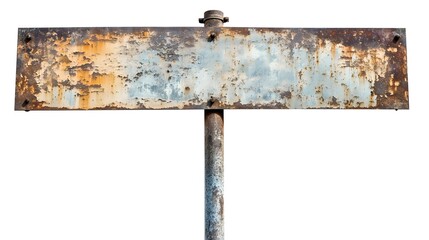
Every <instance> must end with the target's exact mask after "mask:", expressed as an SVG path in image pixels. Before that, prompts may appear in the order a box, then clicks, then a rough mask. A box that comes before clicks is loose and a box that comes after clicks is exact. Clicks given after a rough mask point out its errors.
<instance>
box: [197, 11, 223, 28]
mask: <svg viewBox="0 0 429 240" xmlns="http://www.w3.org/2000/svg"><path fill="white" fill-rule="evenodd" d="M198 20H199V22H200V23H204V27H222V26H223V24H224V23H226V22H229V17H224V16H223V12H222V11H219V10H208V11H206V12H205V13H204V18H199V19H198Z"/></svg>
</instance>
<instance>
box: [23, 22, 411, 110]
mask: <svg viewBox="0 0 429 240" xmlns="http://www.w3.org/2000/svg"><path fill="white" fill-rule="evenodd" d="M18 32H19V33H18V51H17V73H16V94H15V96H16V98H15V110H70V109H73V110H87V109H91V110H97V109H108V110H111V109H127V110H128V109H214V108H219V109H261V108H266V109H288V108H305V109H313V108H315V109H408V108H409V100H408V77H407V53H406V32H405V29H398V28H397V29H393V28H392V29H357V28H356V29H294V28H291V29H282V28H222V29H220V28H206V29H204V28H49V29H48V28H39V29H19V31H18ZM124 39H126V41H125V40H124ZM258 41H259V42H258ZM133 44H135V45H136V48H135V51H132V50H130V49H131V48H129V46H134V45H133ZM228 44H230V45H228ZM245 44H247V45H246V46H247V47H246V46H244V47H246V48H241V47H240V46H243V45H245ZM252 44H254V46H257V47H258V48H266V50H267V52H268V54H267V55H264V56H262V57H263V58H265V62H263V63H262V65H263V64H270V63H274V60H272V59H270V58H278V57H279V56H280V57H284V58H285V59H283V60H282V63H283V64H285V67H286V68H291V67H292V68H294V69H292V70H291V71H290V72H291V74H292V75H293V76H289V78H290V79H291V81H292V82H293V81H297V82H296V83H291V84H289V83H286V85H287V84H289V85H288V86H287V87H284V86H285V84H284V83H281V84H277V85H276V82H275V81H276V78H275V77H276V76H271V78H270V79H268V80H267V81H265V80H266V79H263V78H262V77H261V76H263V74H264V73H265V74H266V73H267V72H263V71H266V69H264V68H260V69H259V70H260V71H259V70H258V69H257V70H258V71H259V72H258V71H250V70H249V69H248V68H246V67H247V66H253V67H254V68H258V61H259V59H258V58H257V57H254V58H253V59H252V61H253V62H252V61H247V60H246V57H248V56H250V57H252V54H260V52H261V51H260V49H259V50H258V49H257V51H256V50H255V49H254V48H255V47H254V46H253V45H252ZM257 44H259V45H257ZM106 45H109V46H111V47H117V48H118V49H119V48H122V50H121V49H119V50H118V49H113V48H104V47H105V46H106ZM222 48H228V50H229V52H228V53H227V54H229V55H228V56H226V57H225V54H224V55H219V54H217V55H216V54H213V53H215V52H216V51H219V49H222ZM234 48H238V49H239V50H234ZM270 48H277V52H269V51H270V50H269V49H270ZM148 49H149V50H150V51H153V52H152V53H153V54H154V56H157V57H158V58H159V59H160V60H156V61H158V62H156V61H155V60H153V59H154V58H148V59H146V60H148V61H149V62H150V61H152V62H151V64H155V65H156V64H158V65H159V66H157V67H153V69H152V66H148V65H146V66H144V63H142V64H140V63H141V62H139V63H137V62H138V61H139V60H142V59H137V60H136V59H135V58H134V57H135V55H136V54H138V53H141V51H140V50H144V51H146V50H148ZM243 49H244V50H243ZM75 50H76V51H75ZM109 51H110V52H109ZM139 51H140V52H139ZM196 51H200V52H199V53H195V52H196ZM234 51H235V52H234ZM240 51H241V52H243V51H245V54H244V55H242V56H238V57H237V56H236V55H237V53H240ZM329 51H331V53H332V54H331V55H329ZM278 52H281V54H278ZM121 53H122V54H121ZM109 54H110V55H109ZM115 54H117V55H115ZM199 54H205V55H204V57H205V58H202V57H200V56H201V55H199ZM288 54H289V55H288ZM332 55H334V56H335V58H332ZM109 56H110V57H109ZM123 56H125V57H123ZM210 57H213V58H212V59H213V60H212V61H213V62H210V65H214V66H216V65H217V68H218V70H219V71H220V72H216V71H213V73H212V75H205V76H204V77H202V78H203V80H201V79H200V80H198V81H196V80H195V79H191V78H190V77H189V76H186V77H183V76H184V74H185V73H201V72H198V71H200V70H201V69H199V68H206V65H204V63H201V59H202V60H204V61H208V60H207V59H209V60H210ZM329 57H331V58H332V59H331V60H329V59H328V58H329ZM91 58H96V59H97V60H93V59H91ZM143 58H144V57H143ZM194 58H196V59H197V60H199V61H200V62H198V61H196V62H186V61H184V62H185V63H183V62H182V63H180V61H181V60H183V59H186V60H187V61H188V60H190V59H194ZM267 58H268V60H267ZM305 58H308V60H306V59H305ZM310 58H311V59H310ZM319 58H320V59H319ZM121 59H122V60H123V61H124V62H127V61H128V60H130V59H131V60H133V59H134V60H135V61H134V65H132V63H131V64H130V65H125V64H123V63H120V61H119V60H121ZM109 60H110V61H113V60H118V64H116V63H113V64H112V65H110V66H108V67H109V68H110V69H112V68H113V67H117V69H113V70H112V71H111V72H106V71H104V72H103V71H101V70H106V69H100V68H103V66H102V63H104V62H106V61H109ZM125 60H127V61H125ZM143 60H145V59H143ZM224 60H227V61H228V63H230V65H232V67H231V68H228V66H224V65H222V61H224ZM97 61H98V62H97ZM103 61H104V62H103ZM160 61H162V62H160ZM240 61H245V62H246V61H247V62H246V64H247V65H246V66H242V65H243V64H241V65H240ZM319 61H321V62H326V61H328V62H329V63H331V66H328V67H326V68H327V69H328V70H331V76H333V78H335V79H336V80H338V79H340V78H341V79H340V81H338V83H339V84H340V85H341V84H343V85H345V88H347V91H348V93H347V94H356V96H355V98H362V99H358V100H357V101H353V98H352V97H347V96H345V94H344V93H341V94H340V95H341V96H342V97H336V96H335V94H338V92H337V91H338V86H334V85H333V84H332V83H329V84H326V85H325V84H324V82H326V80H329V79H330V78H329V76H328V77H323V76H326V75H327V73H328V72H327V70H326V69H324V68H322V67H314V69H310V70H308V69H307V70H305V68H304V67H312V65H314V64H319ZM128 62H129V61H128ZM128 62H127V63H128ZM92 63H93V64H92ZM295 63H300V64H308V66H304V67H303V66H301V67H302V69H300V66H298V67H297V66H296V65H294V64H295ZM115 64H116V65H115ZM138 64H140V65H141V66H143V67H144V68H146V70H153V71H154V72H155V73H154V74H153V75H154V76H155V75H156V74H158V76H157V78H156V79H155V78H153V77H152V78H153V79H155V80H153V79H151V81H152V82H151V83H150V84H152V85H150V84H149V85H148V86H149V87H148V88H152V89H153V88H155V84H157V81H158V82H161V83H162V84H161V86H160V87H159V88H157V89H155V91H153V94H154V96H149V97H148V98H145V96H144V95H142V94H140V95H139V94H134V95H133V94H132V93H130V92H131V91H134V90H133V87H130V86H127V84H128V83H130V85H132V84H134V83H132V82H133V80H135V82H136V84H135V85H134V87H135V88H138V87H140V88H141V87H142V86H144V83H145V82H144V81H146V80H147V79H144V78H143V77H140V78H138V77H139V76H138V72H137V71H135V72H133V74H136V75H135V76H131V75H130V74H128V75H125V74H124V73H127V71H125V70H124V69H125V68H127V67H129V68H133V67H135V68H138V67H139V66H140V65H138ZM186 64H188V65H189V66H188V67H187V65H186ZM332 64H342V65H343V66H339V67H338V68H336V67H332ZM155 65H153V66H155ZM161 65H162V66H161ZM340 67H342V68H341V69H340ZM169 68H171V70H169ZM160 69H161V70H162V69H167V70H162V71H166V73H168V71H170V73H171V74H166V73H161V72H160V71H161V70H160ZM333 69H334V70H335V71H334V72H333V71H332V70H333ZM348 69H352V70H353V71H356V69H361V70H359V71H357V72H356V73H354V72H353V73H350V70H348ZM223 70H226V71H230V72H226V73H225V72H224V71H223ZM275 71H278V72H277V74H278V73H279V72H280V73H283V75H284V73H287V72H285V71H283V70H281V69H280V70H279V69H275ZM282 71H283V72H282ZM242 72H246V74H247V75H246V76H243V75H242V74H241V73H242ZM160 73H161V74H160ZM121 74H124V75H121ZM214 74H220V75H221V78H225V81H226V82H219V83H218V84H219V86H214V87H213V86H207V84H206V82H209V81H211V80H213V78H214V77H213V76H214ZM222 74H223V75H222ZM228 74H229V75H228ZM368 74H372V76H368ZM160 75H162V76H160ZM189 75H192V74H189ZM271 75H272V74H271ZM279 75H281V74H279ZM315 75H318V79H311V78H312V77H314V76H315ZM343 75H346V77H351V78H352V79H353V81H358V80H359V81H362V84H360V83H353V84H351V85H347V84H348V82H347V79H343V77H342V76H343ZM365 75H366V76H365ZM252 78H253V79H257V81H256V80H255V81H254V85H252V84H253V83H249V82H250V80H249V79H252ZM301 78H307V79H306V80H303V82H304V84H302V82H300V81H301ZM171 79H172V80H173V81H175V82H174V84H175V86H174V87H173V88H174V89H173V90H172V91H173V95H172V94H171V93H170V95H168V94H164V93H163V91H164V90H165V89H163V87H165V86H167V85H168V81H169V80H171ZM331 79H332V78H331ZM368 79H369V80H368ZM234 80H235V81H236V82H234ZM237 80H238V81H237ZM316 80H317V81H319V83H318V84H319V85H315V86H314V89H312V90H311V91H310V90H307V89H305V87H306V86H307V85H311V84H312V81H316ZM270 81H271V82H270ZM282 81H283V80H282ZM365 81H367V82H365ZM184 82H186V83H190V84H194V87H192V88H191V87H188V86H184V85H183V84H184ZM369 82H370V83H369ZM131 83H132V84H131ZM195 83H198V84H200V85H198V86H197V85H195ZM265 83H267V85H269V84H271V85H272V86H273V89H269V86H268V87H266V86H265ZM201 84H202V85H201ZM220 84H223V85H224V86H220ZM240 84H241V85H240ZM246 84H247V85H246ZM261 84H262V85H261ZM294 84H295V85H294ZM299 84H301V85H304V87H303V86H300V87H301V89H298V85H299ZM146 85H147V84H146ZM225 86H226V87H225ZM234 86H235V88H234ZM237 86H238V87H237ZM362 86H365V87H366V89H364V90H362V89H363V88H362ZM127 87H128V88H127ZM205 87H207V89H205ZM261 87H262V88H261ZM333 87H334V89H335V88H336V89H335V91H333V92H332V93H329V94H324V93H325V92H327V91H330V90H329V89H330V88H333ZM290 88H293V89H290ZM361 90H362V92H363V91H366V92H364V94H362V93H361V92H359V91H361ZM168 91H170V90H168ZM174 91H176V92H174ZM197 91H201V92H202V93H201V92H197ZM204 91H206V92H204ZM216 91H218V92H216ZM306 91H307V92H308V94H307V95H305V94H306ZM258 92H259V94H260V95H258ZM159 93H162V94H163V96H161V97H160V98H157V97H158V96H156V94H159ZM174 94H175V95H174ZM191 95H192V96H191ZM234 95H235V96H234ZM324 95H326V96H324ZM134 96H136V97H135V98H140V99H134V98H131V97H134ZM162 97H164V98H165V99H163V98H162ZM116 98H117V99H116ZM118 99H119V100H118ZM91 101H93V102H94V101H95V102H96V101H99V103H97V104H93V103H92V102H91ZM308 102H310V103H311V104H308Z"/></svg>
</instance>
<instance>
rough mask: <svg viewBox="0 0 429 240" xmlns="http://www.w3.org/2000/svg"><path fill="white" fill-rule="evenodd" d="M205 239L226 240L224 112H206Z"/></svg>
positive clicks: (213, 110) (220, 110) (219, 110)
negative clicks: (224, 213)
mask: <svg viewBox="0 0 429 240" xmlns="http://www.w3.org/2000/svg"><path fill="white" fill-rule="evenodd" d="M204 118H205V119H204V126H205V128H204V129H205V130H204V132H205V239H207V240H221V239H224V221H223V219H224V215H223V212H224V211H223V209H224V208H223V203H224V198H223V192H224V191H223V186H224V181H223V176H224V175H223V136H224V132H223V120H224V119H223V110H222V109H217V110H215V109H212V110H205V112H204Z"/></svg>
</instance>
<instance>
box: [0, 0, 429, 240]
mask: <svg viewBox="0 0 429 240" xmlns="http://www.w3.org/2000/svg"><path fill="white" fill-rule="evenodd" d="M416 2H421V3H415V2H414V1H365V0H359V1H333V0H328V1H306V0H301V1H278V2H276V1H269V0H264V1H243V2H240V3H239V2H233V1H210V2H209V1H183V0H182V1H161V0H156V1H147V2H146V1H128V0H122V1H118V2H111V1H100V2H97V3H96V2H94V1H88V0H86V1H81V0H76V1H46V0H38V1H24V0H21V1H13V3H5V2H3V3H2V5H3V6H2V7H1V10H0V11H1V14H0V18H1V21H0V24H1V37H0V48H1V49H0V53H1V54H0V58H1V64H0V69H1V75H0V76H1V78H0V140H1V142H0V239H2V240H9V239H19V240H24V239H25V240H27V239H43V240H50V239H55V240H58V239H61V240H62V239H79V240H84V239H91V240H93V239H102V240H106V239H127V240H128V239H203V238H204V163H203V161H204V151H203V150H204V145H203V144H204V132H203V111H199V110H196V111H195V110H194V111H88V112H85V111H79V112H76V111H70V112H49V111H46V112H37V111H33V112H30V113H25V112H14V111H13V107H14V93H15V86H14V84H15V64H16V42H17V28H18V27H84V26H87V27H88V26H93V27H94V26H180V27H184V26H201V25H200V24H199V23H198V18H199V17H202V16H203V13H204V11H205V10H209V9H219V10H223V11H224V13H225V16H229V17H230V21H231V22H230V23H227V24H226V25H225V26H234V27H240V26H241V27H243V26H253V27H406V28H407V45H408V68H409V88H410V104H411V109H410V110H409V111H397V112H395V111H378V110H373V111H366V110H359V111H354V110H350V111H335V110H331V111H317V110H290V111H288V110H275V111H269V110H246V111H243V110H232V111H231V110H228V111H225V121H226V122H225V218H226V219H225V237H226V238H227V239H231V240H232V239H329V240H333V239H341V240H344V239H347V240H348V239H366V240H368V239H374V240H375V239H377V240H380V239H389V240H392V239H413V240H417V239H426V240H427V239H429V163H428V160H429V153H428V151H429V150H428V136H429V126H428V125H429V116H428V109H429V108H428V95H429V91H428V89H429V86H428V81H429V79H428V74H427V71H428V58H429V54H428V50H427V49H428V41H429V35H428V29H427V22H429V19H428V14H427V8H426V7H424V6H423V2H424V1H416Z"/></svg>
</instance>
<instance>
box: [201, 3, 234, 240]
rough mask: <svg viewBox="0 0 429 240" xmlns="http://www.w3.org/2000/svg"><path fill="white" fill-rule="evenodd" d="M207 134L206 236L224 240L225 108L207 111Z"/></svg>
mask: <svg viewBox="0 0 429 240" xmlns="http://www.w3.org/2000/svg"><path fill="white" fill-rule="evenodd" d="M228 21H229V19H228V18H226V17H223V12H221V11H218V10H210V11H206V12H205V13H204V18H200V19H199V22H200V23H204V27H222V26H223V23H224V22H228ZM210 37H212V38H213V39H214V38H215V37H216V36H210ZM204 134H205V137H204V144H205V239H206V240H223V239H224V228H223V219H224V218H223V109H208V110H204Z"/></svg>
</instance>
